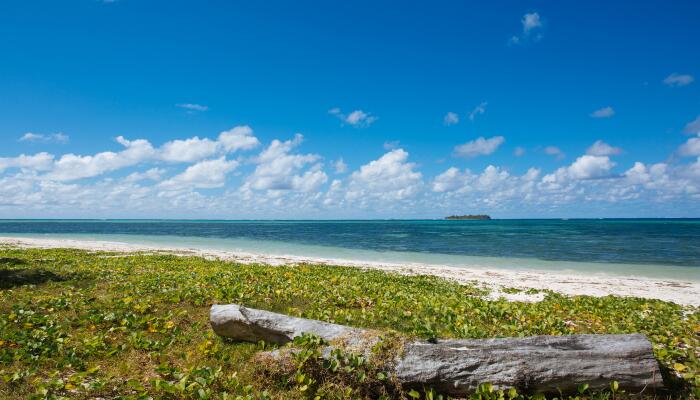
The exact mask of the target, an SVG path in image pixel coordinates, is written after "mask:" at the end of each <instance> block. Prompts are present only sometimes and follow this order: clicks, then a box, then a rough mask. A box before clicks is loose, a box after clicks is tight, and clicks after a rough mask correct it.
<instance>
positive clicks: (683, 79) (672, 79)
mask: <svg viewBox="0 0 700 400" xmlns="http://www.w3.org/2000/svg"><path fill="white" fill-rule="evenodd" d="M693 81H695V78H694V77H693V75H690V74H677V73H675V72H674V73H672V74H671V75H669V76H667V77H666V78H665V79H664V84H666V85H667V86H671V87H681V86H686V85H690V84H691V83H693Z"/></svg>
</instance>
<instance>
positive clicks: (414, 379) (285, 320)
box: [210, 304, 663, 396]
mask: <svg viewBox="0 0 700 400" xmlns="http://www.w3.org/2000/svg"><path fill="white" fill-rule="evenodd" d="M210 321H211V326H212V328H213V329H214V332H216V333H217V334H218V335H220V336H224V337H228V338H232V339H235V340H241V341H248V342H257V341H260V340H264V341H267V342H270V343H276V344H284V343H288V342H290V341H292V340H293V339H294V337H296V336H300V335H301V334H302V333H312V334H315V335H318V336H320V337H321V338H323V339H325V340H326V341H328V342H332V343H331V346H330V347H329V348H327V349H325V350H326V351H324V352H323V353H324V354H326V355H328V354H330V351H329V349H330V348H333V346H338V345H339V343H342V346H343V348H344V349H346V350H347V349H348V348H350V349H351V350H352V351H354V352H358V349H359V352H364V353H365V354H369V353H370V351H369V350H370V348H371V346H372V345H373V344H375V343H376V342H377V340H378V339H377V338H378V336H379V335H378V333H377V332H375V331H371V330H365V329H358V328H352V327H349V326H344V325H337V324H330V323H327V322H322V321H316V320H310V319H304V318H296V317H289V316H286V315H283V314H277V313H273V312H269V311H264V310H256V309H252V308H246V307H243V306H239V305H235V304H230V305H214V306H212V308H211V314H210ZM271 356H272V357H273V358H274V357H277V356H278V355H276V354H271ZM389 372H390V373H391V375H392V376H393V377H394V378H395V380H396V381H397V382H399V383H400V384H401V386H402V387H404V388H406V389H410V388H418V389H420V388H423V387H430V386H432V387H434V388H435V389H436V390H437V391H438V392H440V393H444V394H448V395H450V396H463V395H466V394H468V393H471V392H473V391H474V390H475V389H476V388H477V387H478V385H479V384H482V383H491V384H493V385H494V387H495V388H496V389H506V388H511V387H515V388H517V389H518V390H519V391H520V392H524V393H559V392H561V393H563V394H570V393H575V392H576V390H577V388H578V386H579V385H580V384H584V383H586V384H588V385H589V388H590V390H599V389H605V388H608V387H609V385H610V382H612V381H618V383H619V385H620V389H624V390H626V391H627V392H628V393H631V392H632V393H633V392H641V391H645V392H646V393H649V392H651V391H652V390H654V389H661V388H663V379H662V376H661V372H660V370H659V364H658V362H657V361H656V359H655V358H654V354H653V351H652V347H651V343H650V342H649V340H648V339H647V338H646V336H644V335H640V334H630V335H568V336H530V337H522V338H503V339H478V340H452V339H451V340H438V341H437V342H436V343H429V342H424V341H408V342H405V343H404V344H403V351H402V353H401V354H399V355H397V357H396V360H395V363H394V365H393V371H389Z"/></svg>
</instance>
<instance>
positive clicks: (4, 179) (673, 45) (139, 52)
mask: <svg viewBox="0 0 700 400" xmlns="http://www.w3.org/2000/svg"><path fill="white" fill-rule="evenodd" d="M697 21H700V3H699V2H697V1H676V2H662V1H639V2H635V3H634V4H631V3H629V2H609V1H590V2H542V1H530V2H527V1H499V2H458V1H433V2H410V1H407V2H388V1H355V2H317V1H296V2H288V1H265V2H232V1H209V2H201V1H184V0H179V1H157V0H149V1H143V0H111V1H104V0H102V1H100V0H71V1H55V0H50V1H33V0H21V1H12V0H7V1H3V2H1V3H0V38H1V39H0V143H1V144H2V145H1V146H0V218H191V219H200V218H212V219H267V218H275V219H277V218H280V219H336V218H338V219H341V218H440V217H443V216H445V215H452V214H469V213H472V214H473V213H487V214H490V215H491V216H493V217H498V218H580V217H590V218H599V217H700V82H698V80H699V79H700V51H699V47H698V42H699V40H700V24H698V23H697Z"/></svg>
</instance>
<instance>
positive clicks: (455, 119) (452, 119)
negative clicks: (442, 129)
mask: <svg viewBox="0 0 700 400" xmlns="http://www.w3.org/2000/svg"><path fill="white" fill-rule="evenodd" d="M442 121H443V123H444V124H445V125H447V126H452V125H457V124H458V123H459V115H457V114H456V113H453V112H452V111H449V112H448V113H447V114H445V117H444V118H443V119H442Z"/></svg>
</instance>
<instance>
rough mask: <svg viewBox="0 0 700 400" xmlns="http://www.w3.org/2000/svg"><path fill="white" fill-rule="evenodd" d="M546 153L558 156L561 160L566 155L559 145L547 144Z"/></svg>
mask: <svg viewBox="0 0 700 400" xmlns="http://www.w3.org/2000/svg"><path fill="white" fill-rule="evenodd" d="M544 154H547V155H549V156H556V157H557V160H561V159H563V158H564V157H566V154H564V152H563V151H561V149H560V148H559V147H557V146H547V147H545V148H544Z"/></svg>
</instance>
